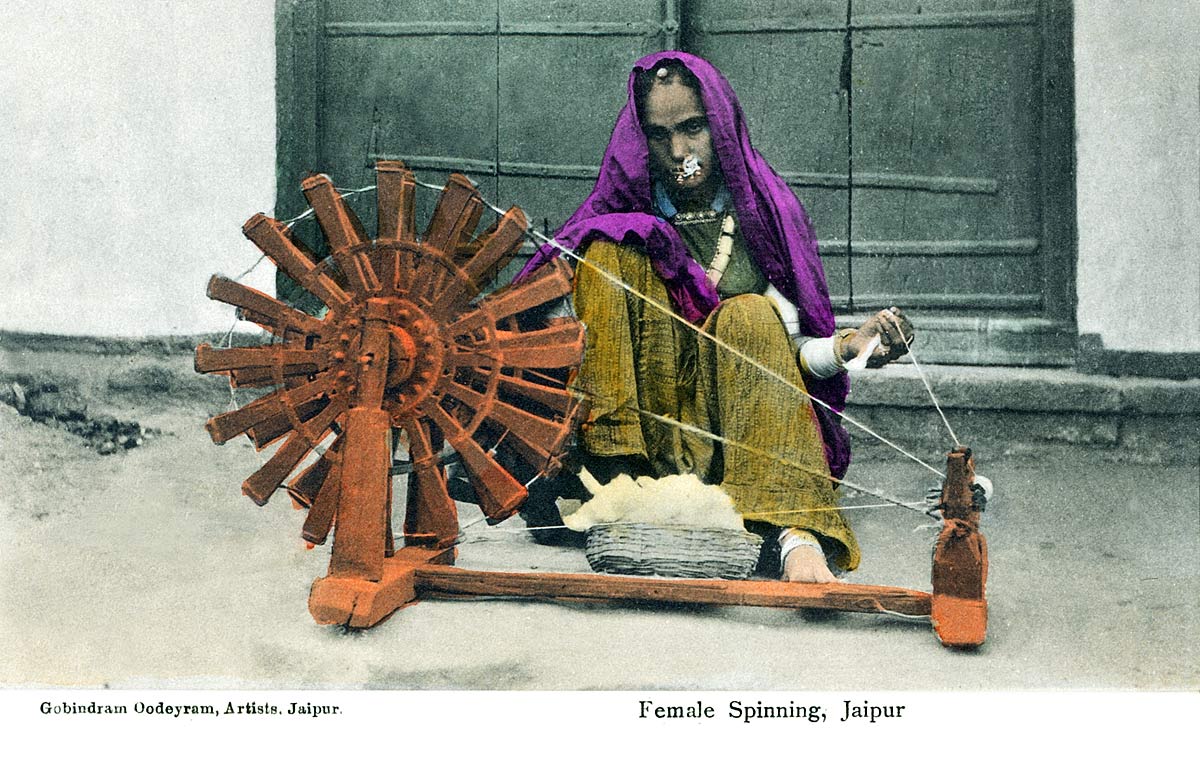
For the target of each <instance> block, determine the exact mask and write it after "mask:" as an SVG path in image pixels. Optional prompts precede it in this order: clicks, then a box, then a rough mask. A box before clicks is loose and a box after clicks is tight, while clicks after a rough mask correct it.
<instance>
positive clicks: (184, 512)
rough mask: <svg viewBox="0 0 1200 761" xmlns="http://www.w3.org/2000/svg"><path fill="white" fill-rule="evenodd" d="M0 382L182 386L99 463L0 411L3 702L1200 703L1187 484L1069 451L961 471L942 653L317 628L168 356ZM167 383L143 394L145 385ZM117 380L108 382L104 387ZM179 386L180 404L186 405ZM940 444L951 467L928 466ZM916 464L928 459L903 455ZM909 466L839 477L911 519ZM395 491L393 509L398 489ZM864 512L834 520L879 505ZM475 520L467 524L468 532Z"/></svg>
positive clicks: (551, 609) (691, 611) (794, 640)
mask: <svg viewBox="0 0 1200 761" xmlns="http://www.w3.org/2000/svg"><path fill="white" fill-rule="evenodd" d="M0 359H4V360H5V362H6V367H5V368H3V369H5V370H8V371H32V370H35V369H39V368H40V369H42V370H46V371H48V372H53V373H60V374H63V373H73V374H74V375H76V376H78V377H81V378H82V379H83V380H82V383H83V384H84V386H85V390H87V389H89V388H90V389H92V390H95V389H96V388H102V387H105V380H104V379H105V378H108V379H110V382H108V383H107V386H106V387H107V388H108V389H109V390H110V391H112V390H113V389H121V388H125V387H124V386H122V385H121V384H116V385H114V384H113V383H112V382H111V378H113V377H117V376H122V377H124V376H123V375H122V374H125V375H127V374H128V373H129V372H131V371H134V370H137V369H138V368H139V367H144V366H149V365H156V366H158V365H165V366H169V368H170V369H171V372H172V373H176V374H177V376H175V377H177V378H178V379H179V380H178V383H177V384H175V385H172V383H160V384H159V385H160V386H161V388H160V389H159V391H158V392H156V393H157V395H156V394H155V393H144V394H130V393H128V389H126V392H125V395H124V396H123V395H122V394H121V393H116V392H114V393H111V394H109V395H108V396H106V397H105V399H104V400H103V401H102V402H98V403H94V404H95V405H98V406H99V408H100V409H102V410H103V411H106V412H110V413H112V414H115V415H117V416H118V417H120V418H122V419H125V418H130V417H136V418H137V419H139V420H140V421H141V422H142V424H143V425H146V426H153V427H156V428H160V429H162V430H163V431H164V432H165V434H166V435H164V436H161V437H158V438H156V439H154V440H153V441H150V442H148V443H147V444H146V445H145V446H142V447H139V448H136V449H131V450H129V451H126V452H121V453H118V454H115V455H110V456H101V455H99V454H98V453H96V452H95V451H94V450H91V449H84V448H82V447H81V446H80V445H79V440H78V439H77V438H76V437H75V436H73V435H71V434H70V433H68V432H66V431H63V430H58V429H54V428H49V427H46V426H44V425H41V424H38V423H34V422H33V421H31V420H29V419H28V418H25V417H21V416H19V415H17V414H16V412H15V411H14V410H13V409H12V408H11V407H7V406H4V405H0V440H2V441H3V442H4V445H3V446H2V447H0V483H3V484H4V489H3V491H2V492H0V525H2V526H3V530H2V531H3V533H2V535H0V547H2V550H0V684H4V685H8V686H18V685H20V686H87V687H99V686H105V685H106V686H111V687H167V686H169V687H198V688H217V687H219V688H250V687H254V688H328V687H371V688H388V689H410V688H432V689H459V688H462V689H510V690H525V689H604V690H620V689H635V688H636V689H642V688H673V689H694V688H696V689H753V690H831V689H848V690H849V689H857V690H866V689H887V690H891V689H904V690H926V689H935V690H936V689H983V690H998V689H1084V688H1098V689H1131V688H1132V689H1188V690H1195V689H1197V688H1198V687H1200V652H1198V650H1200V509H1198V506H1200V473H1198V471H1197V467H1196V466H1195V464H1185V465H1158V466H1148V465H1137V464H1120V463H1112V462H1110V461H1108V460H1107V459H1105V458H1102V457H1099V456H1096V455H1095V454H1094V453H1092V452H1089V451H1087V450H1082V449H1081V450H1080V451H1079V454H1078V456H1075V457H1072V456H1071V455H1069V454H1068V455H1065V456H1064V455H1063V454H1061V453H1059V454H1057V455H1056V457H1055V458H1054V459H1053V460H1041V459H1039V458H1038V457H1037V456H1028V455H1026V456H1012V455H1010V456H1005V457H1002V456H1000V455H998V454H994V453H993V452H989V451H982V450H981V451H978V452H977V458H978V467H979V471H980V472H981V473H983V474H985V475H987V476H989V477H990V478H992V480H993V481H994V482H995V484H996V488H997V497H996V499H995V500H994V501H993V503H992V504H991V505H990V506H989V510H988V512H987V513H986V515H985V519H984V524H983V529H984V532H985V535H986V536H987V539H988V542H989V547H990V554H991V575H990V577H989V581H988V598H989V603H990V617H991V622H990V629H989V634H988V641H987V643H986V644H985V645H984V646H983V647H982V648H981V649H979V650H978V651H975V652H967V653H964V652H955V651H949V650H946V649H943V648H942V647H941V646H940V645H939V644H938V642H937V640H936V639H935V637H934V635H933V632H932V630H931V628H930V626H929V624H928V622H927V621H924V620H909V619H901V618H896V617H890V616H881V615H867V614H835V615H833V616H832V617H825V618H814V617H812V616H809V615H804V614H801V613H797V612H793V611H783V610H770V609H755V608H736V607H708V608H699V607H667V608H663V607H655V606H651V605H631V604H627V605H599V604H597V605H590V604H589V605H583V604H554V603H541V602H527V601H511V600H492V601H423V602H420V603H419V604H417V605H414V606H412V607H409V608H407V609H404V610H402V611H399V612H398V613H397V614H395V615H394V616H392V617H391V618H390V619H389V620H387V621H385V622H384V623H383V624H381V625H380V626H378V627H376V628H375V629H372V630H368V631H358V632H346V631H343V630H342V629H340V628H331V627H320V626H317V625H316V624H314V623H313V621H312V619H311V618H310V616H309V614H308V611H307V608H306V600H307V595H308V587H309V585H310V584H311V582H312V580H313V579H314V578H315V577H318V576H321V575H323V574H324V571H325V565H326V563H327V561H328V550H327V549H323V548H317V549H316V550H313V551H306V550H305V549H304V546H303V543H302V542H301V540H300V538H299V530H300V524H301V522H302V519H303V515H302V514H301V513H299V512H296V511H294V510H292V509H290V507H289V505H288V503H287V500H285V499H282V498H280V497H276V498H275V499H274V500H272V502H271V503H270V504H269V505H268V506H267V507H265V508H259V507H256V506H255V505H254V504H253V503H251V502H250V501H249V500H248V499H247V498H245V497H243V496H241V494H240V493H239V487H240V483H241V481H242V479H243V478H245V476H247V475H248V474H249V473H251V472H252V471H254V470H255V469H256V468H257V467H258V466H259V463H260V462H261V459H260V458H261V455H260V454H259V453H256V452H254V450H253V449H252V448H251V447H250V445H249V444H248V443H246V442H244V441H234V442H230V443H229V444H226V445H225V446H221V447H218V446H215V445H213V444H212V443H211V441H210V440H209V438H208V436H207V434H206V433H205V431H204V429H203V423H204V420H205V418H206V417H207V416H208V415H210V414H213V413H215V412H218V411H221V407H220V399H219V397H215V398H214V397H213V395H212V394H211V393H208V387H200V386H194V385H191V383H192V381H191V380H189V379H188V378H187V376H186V365H187V363H188V362H189V360H188V359H187V358H178V357H172V358H169V359H166V360H163V359H158V358H146V357H125V356H101V357H89V358H84V359H82V360H81V359H80V358H79V357H78V356H74V355H68V354H55V355H49V354H47V355H44V356H33V355H29V354H27V353H26V354H17V353H9V354H7V355H5V354H3V352H0ZM163 377H165V376H163ZM126 385H127V384H126ZM197 389H199V391H198V390H197ZM947 448H948V447H947ZM921 454H922V456H923V457H925V458H926V459H927V460H930V461H933V462H935V463H936V462H937V461H938V460H939V459H940V458H942V457H943V456H944V452H940V451H922V452H921ZM926 473H927V472H926V471H924V470H922V469H921V468H920V467H919V466H917V465H915V464H911V463H907V462H904V461H899V460H892V459H887V458H882V457H877V456H874V455H872V458H871V459H866V460H862V461H860V462H858V463H857V464H856V465H855V466H854V468H853V469H852V471H851V473H850V474H849V478H851V479H854V480H857V481H858V482H860V483H863V484H864V485H872V486H876V487H878V488H880V489H882V490H884V491H886V492H888V493H890V494H893V495H896V496H899V497H902V498H905V499H914V500H915V499H919V498H920V497H921V496H922V495H923V493H924V491H925V489H926V488H927V486H929V485H930V482H929V480H928V479H927V478H926V477H925V475H923V474H926ZM398 491H401V492H402V490H398ZM877 501H878V500H875V499H874V498H870V497H866V498H859V499H856V500H849V501H848V502H858V503H863V502H872V503H873V502H877ZM477 516H478V512H477V511H476V510H475V508H474V507H473V506H463V509H462V520H463V523H464V525H465V524H467V523H470V522H471V521H473V520H474V519H475V518H476V517H477ZM850 517H851V520H852V521H853V524H854V526H855V529H856V531H857V532H858V535H859V539H860V541H861V543H862V546H863V550H864V562H863V565H862V568H861V569H860V570H859V571H858V572H856V573H855V574H853V575H852V576H851V577H850V580H853V581H857V582H862V583H882V584H890V585H897V586H910V587H914V588H918V589H928V583H929V559H930V548H931V544H932V541H933V538H934V532H933V531H931V530H928V529H927V528H924V526H925V524H927V523H928V521H926V520H925V519H924V518H922V516H920V515H918V514H916V513H910V512H906V511H902V510H900V509H898V508H895V509H891V508H884V509H875V508H873V509H864V510H855V511H852V512H850ZM519 526H520V522H519V520H518V519H513V520H511V521H509V522H507V523H505V524H502V525H501V526H498V527H491V528H489V527H487V526H486V525H485V524H482V523H480V524H478V525H476V526H474V527H472V528H471V529H470V530H468V532H467V535H466V541H465V542H464V544H463V545H462V547H461V554H460V560H459V565H461V566H464V567H474V568H486V569H507V570H528V569H534V570H544V571H580V572H582V571H586V570H587V565H586V561H585V559H584V558H583V556H582V553H581V552H580V551H578V550H566V549H560V548H547V547H543V546H540V545H537V544H535V543H533V542H532V541H531V539H530V537H529V535H528V534H527V533H525V532H523V531H519V530H516V529H518V528H519Z"/></svg>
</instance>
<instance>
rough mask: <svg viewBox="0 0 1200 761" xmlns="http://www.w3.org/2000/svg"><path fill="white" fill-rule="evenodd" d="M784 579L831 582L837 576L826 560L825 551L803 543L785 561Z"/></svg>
mask: <svg viewBox="0 0 1200 761" xmlns="http://www.w3.org/2000/svg"><path fill="white" fill-rule="evenodd" d="M783 580H784V581H798V582H806V583H809V584H831V583H834V582H836V581H837V577H836V576H834V575H833V572H832V571H830V570H829V565H828V564H827V563H826V562H825V553H824V552H821V550H820V549H818V548H817V547H813V546H812V545H807V544H806V545H801V546H799V547H797V548H796V549H794V550H792V551H791V552H789V553H788V554H787V558H785V559H784V561H783Z"/></svg>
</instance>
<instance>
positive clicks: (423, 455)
mask: <svg viewBox="0 0 1200 761" xmlns="http://www.w3.org/2000/svg"><path fill="white" fill-rule="evenodd" d="M376 183H377V195H378V217H379V224H378V236H377V237H376V238H375V239H374V240H371V239H369V238H368V237H367V236H366V234H365V233H364V231H363V227H362V225H361V223H360V222H359V220H358V218H357V217H356V216H355V214H354V212H353V211H352V210H351V209H350V207H349V206H348V205H347V204H346V202H345V201H344V200H343V199H342V198H341V197H340V196H339V195H338V193H337V191H336V190H335V189H334V187H333V184H332V183H331V182H330V180H329V178H328V177H325V176H323V175H315V176H312V177H309V178H308V179H306V180H305V181H304V183H303V186H302V187H303V190H304V194H305V196H306V198H307V199H308V202H309V205H310V206H311V207H312V210H313V212H314V213H315V215H316V218H317V220H318V221H319V223H320V225H321V228H322V231H323V232H324V235H325V238H326V240H327V241H328V243H329V248H330V250H331V252H332V254H331V257H330V259H329V260H327V262H328V263H331V264H332V265H333V266H332V267H329V266H327V265H326V264H325V263H321V264H318V263H317V261H316V257H315V256H314V255H313V254H312V253H311V252H309V251H308V250H306V249H305V248H304V247H303V246H302V244H301V243H300V242H299V241H297V240H296V239H294V238H293V237H292V236H291V235H290V234H289V232H288V230H287V228H286V227H285V226H284V225H283V224H281V223H280V222H278V221H276V220H274V219H271V218H269V217H266V216H264V215H262V214H258V215H255V216H254V217H253V218H251V219H250V220H249V221H248V222H247V223H246V224H245V226H244V227H243V232H244V233H245V234H246V236H247V237H248V238H249V239H250V240H252V241H253V242H254V243H255V244H256V245H257V246H258V247H259V248H260V249H261V250H262V251H263V253H264V254H265V255H266V256H267V257H268V258H270V259H271V260H272V261H273V262H274V263H275V264H276V265H277V266H278V267H279V268H280V269H281V270H283V271H284V272H286V273H287V274H288V275H290V276H291V277H292V278H294V279H295V280H296V281H297V282H299V283H300V284H301V285H302V286H303V287H304V288H306V289H307V290H308V291H309V292H311V293H312V294H313V295H315V296H316V297H317V298H319V299H320V300H321V301H322V302H324V303H325V304H326V305H327V307H328V312H327V313H326V314H325V316H324V317H323V318H321V319H318V318H316V317H312V316H310V315H307V314H304V313H302V312H299V311H297V310H295V309H293V308H291V307H289V306H287V305H286V304H284V303H282V302H280V301H278V300H276V299H274V298H271V297H270V296H268V295H266V294H264V293H261V292H259V291H256V290H254V289H251V288H248V287H246V286H243V285H240V284H238V283H236V282H234V281H232V280H229V279H227V278H224V277H221V276H214V277H213V278H212V279H211V281H210V282H209V286H208V295H209V297H210V298H213V299H215V300H217V301H222V302H225V303H228V304H232V305H235V306H237V307H238V310H239V316H241V317H242V318H243V319H248V320H251V321H253V322H255V323H257V324H259V325H261V326H262V327H263V328H265V329H266V330H268V331H269V332H270V333H271V334H273V336H274V337H275V338H276V339H278V340H279V342H278V343H273V344H272V345H270V346H258V347H250V348H229V349H215V348H213V347H211V346H208V345H201V346H200V347H198V348H197V349H196V363H195V364H196V370H197V371H198V372H202V373H222V374H226V375H228V376H230V382H231V383H232V384H233V385H234V386H237V387H262V386H274V387H275V390H273V391H270V392H269V393H267V394H265V395H264V396H262V397H260V398H258V399H256V400H255V401H253V402H251V403H249V404H247V405H245V406H244V407H241V408H240V409H237V410H234V411H232V412H228V413H225V414H222V415H217V416H216V417H214V418H212V419H211V420H209V421H208V424H207V426H206V427H207V429H208V431H209V433H210V434H211V436H212V439H213V441H214V442H216V443H218V444H220V443H224V442H226V441H228V440H229V439H231V438H234V437H236V436H238V435H240V434H243V433H244V434H246V435H247V436H248V437H249V438H250V440H251V441H252V442H253V443H254V445H255V446H256V447H258V448H260V449H261V448H263V447H265V446H267V445H269V444H271V443H273V442H277V441H280V440H282V443H281V444H280V446H279V447H278V449H277V450H276V451H275V453H274V454H273V455H272V456H271V458H270V459H269V460H268V461H267V463H266V464H265V465H263V467H261V468H260V469H259V470H258V471H256V472H255V473H254V474H252V475H251V476H250V477H249V478H247V479H246V481H245V483H244V484H243V486H242V491H243V492H244V493H245V494H246V495H247V496H248V497H250V498H251V499H252V500H254V502H256V503H257V504H260V505H262V504H265V503H266V502H267V500H268V499H270V497H271V495H272V494H273V493H274V492H275V490H276V489H278V488H279V487H280V486H281V485H282V484H283V482H284V479H286V478H287V477H288V476H289V475H290V474H291V473H292V472H293V471H294V470H296V469H297V468H298V467H299V466H300V465H301V464H302V462H303V461H304V460H305V458H306V457H308V456H309V455H310V454H312V453H314V452H315V451H317V450H318V449H319V447H320V446H321V444H322V442H326V441H327V440H330V439H331V441H329V444H328V448H326V449H325V450H324V451H323V452H321V454H320V456H319V458H318V459H316V461H315V462H313V463H312V464H311V465H309V466H308V467H306V468H304V469H303V470H302V471H301V472H300V473H299V474H298V475H297V476H296V477H295V478H294V479H292V480H291V481H290V482H289V483H288V485H287V487H286V488H287V491H288V492H289V493H290V494H291V496H292V498H293V500H294V501H295V502H296V503H297V504H298V505H299V506H301V507H305V508H307V509H308V516H307V519H306V520H305V523H304V528H303V535H304V537H305V539H307V540H308V541H309V542H310V543H315V544H319V543H323V542H324V541H325V540H326V538H327V536H328V535H329V533H330V531H331V530H333V534H334V536H333V550H332V557H331V561H330V567H329V568H330V570H329V576H328V577H326V578H325V579H319V580H318V583H317V584H315V585H314V588H313V598H312V600H311V601H310V607H313V612H314V615H317V616H318V618H319V619H320V618H322V616H324V617H325V618H327V619H331V621H330V622H332V620H339V619H340V622H342V623H346V622H351V619H352V618H353V623H355V625H370V624H372V623H375V622H376V621H377V620H379V618H382V617H383V616H385V615H387V614H388V613H390V612H391V609H388V610H383V607H381V608H379V610H372V609H371V600H373V598H374V596H375V593H376V592H378V591H380V590H379V589H372V588H371V587H372V585H374V586H375V587H379V586H380V584H381V582H384V581H385V580H384V577H385V576H386V575H387V574H386V570H387V566H388V558H391V557H393V556H394V555H395V551H394V548H393V546H392V526H391V502H392V500H391V471H392V447H393V442H394V441H397V440H400V439H401V438H402V440H403V442H404V444H405V445H406V447H407V450H408V455H409V458H410V460H411V468H412V474H413V475H412V479H411V480H412V483H411V487H410V492H409V499H408V504H407V509H406V516H405V521H404V536H405V546H406V550H407V556H406V557H408V558H409V559H411V558H412V557H422V558H425V559H438V560H440V561H442V562H447V561H449V560H452V559H453V551H452V550H451V549H450V548H451V547H452V546H453V544H454V542H455V539H456V537H457V536H458V531H459V527H458V516H457V511H456V507H455V503H454V501H453V500H452V499H451V497H450V493H449V490H448V485H447V480H446V476H445V473H444V469H443V467H442V464H441V459H440V455H441V450H442V447H443V443H444V444H448V445H449V446H450V447H451V448H452V449H453V450H454V451H455V452H456V453H457V455H458V457H459V458H460V459H461V462H462V464H463V466H464V469H465V471H466V474H467V477H468V479H469V481H470V483H471V485H472V486H473V487H474V491H475V494H476V495H477V499H478V502H479V505H480V508H481V509H482V510H483V512H484V514H485V515H486V517H487V519H488V521H489V522H491V523H497V522H499V521H502V520H504V519H505V518H507V517H509V516H510V515H512V514H513V513H514V512H516V509H517V506H518V505H519V504H520V503H521V502H522V501H523V500H524V499H525V497H526V496H527V491H526V488H525V486H524V485H523V484H522V481H521V480H520V479H519V478H518V477H517V476H518V475H523V476H524V478H525V479H528V478H531V477H533V476H536V475H537V474H539V473H546V472H553V471H554V470H556V469H557V468H558V467H559V459H558V458H559V456H560V454H561V452H562V450H563V448H564V446H565V444H566V442H567V439H568V437H569V436H570V435H571V432H572V430H573V428H574V426H575V424H576V422H577V419H578V418H579V416H580V414H581V409H580V404H579V401H578V399H577V398H576V397H575V396H573V395H572V394H571V393H570V392H568V391H566V390H564V389H563V388H561V387H558V386H555V385H552V384H550V383H547V382H544V381H543V380H542V379H545V378H546V375H545V374H544V373H541V372H539V373H527V372H525V371H526V370H530V369H537V370H550V371H559V372H561V370H562V369H563V368H566V369H567V370H568V371H569V370H570V369H572V368H576V367H578V365H579V362H580V360H581V358H582V354H583V329H582V326H581V325H580V324H579V323H578V322H577V321H575V320H573V319H569V320H564V321H559V322H558V323H557V324H555V325H554V326H553V327H547V328H541V329H535V330H529V331H525V330H522V329H521V328H520V327H519V325H518V322H517V320H516V317H517V316H518V315H520V314H521V313H522V312H525V311H526V310H529V309H531V308H534V307H537V306H539V305H542V304H545V303H547V302H550V301H553V300H555V299H558V298H560V297H562V296H565V295H567V294H568V293H570V291H571V280H570V271H569V269H568V268H567V267H565V266H563V265H557V266H554V267H545V268H542V269H541V270H539V272H538V273H537V274H536V275H535V276H533V277H531V278H529V279H527V280H525V281H523V282H522V283H521V284H519V285H516V286H513V287H510V288H507V289H504V290H501V291H498V292H496V293H494V294H492V295H490V296H488V297H486V298H483V299H480V300H479V301H478V302H477V303H474V304H472V299H474V298H475V297H476V296H477V295H478V294H479V293H480V291H481V290H482V289H483V287H484V285H485V284H486V283H487V281H488V280H489V279H490V278H491V276H492V275H493V274H494V273H495V272H496V271H497V270H498V269H499V268H500V267H502V266H503V265H504V263H505V262H507V261H508V260H509V258H511V257H512V255H513V254H514V253H515V252H516V251H517V250H518V249H519V247H520V245H521V243H522V241H523V239H524V234H525V229H526V222H525V217H524V215H523V214H522V213H521V211H520V210H519V209H516V208H513V209H510V210H509V211H508V213H506V214H504V215H503V216H502V217H501V218H500V219H499V220H498V221H497V223H496V224H495V225H494V226H492V227H491V228H490V229H488V230H487V231H485V232H484V233H483V234H481V235H480V236H479V237H478V238H474V237H472V236H473V233H474V232H475V228H476V226H477V224H478V222H479V218H480V216H481V212H482V210H483V202H482V199H481V198H480V196H479V193H478V192H477V191H476V189H475V188H474V186H473V185H472V184H471V182H470V181H469V180H468V179H467V178H466V177H463V176H462V175H452V176H451V178H450V180H449V182H448V183H447V184H446V186H445V188H444V189H443V191H442V194H441V196H440V198H439V200H438V203H437V206H436V208H435V210H434V214H433V217H432V220H431V221H430V223H429V226H428V228H427V229H426V230H425V232H424V234H423V235H422V236H420V237H419V238H418V236H417V235H416V234H415V232H414V230H413V197H414V190H415V187H416V185H415V181H414V178H413V176H412V174H411V173H410V172H409V171H408V170H407V169H405V168H404V166H403V165H402V164H400V163H399V162H380V163H379V164H378V165H377V167H376ZM394 429H395V430H396V431H398V432H400V433H402V436H401V435H394V434H393V430H394ZM335 523H336V528H334V526H335ZM422 548H424V549H422ZM321 582H326V583H325V584H322V583H321ZM383 586H386V583H385V584H383ZM364 591H365V592H366V595H365V597H364V595H363V594H361V593H363V592H364ZM367 598H370V599H367ZM384 607H386V606H384ZM319 611H320V613H319Z"/></svg>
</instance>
